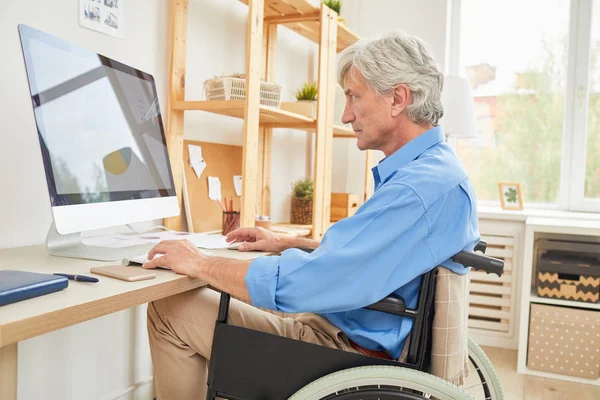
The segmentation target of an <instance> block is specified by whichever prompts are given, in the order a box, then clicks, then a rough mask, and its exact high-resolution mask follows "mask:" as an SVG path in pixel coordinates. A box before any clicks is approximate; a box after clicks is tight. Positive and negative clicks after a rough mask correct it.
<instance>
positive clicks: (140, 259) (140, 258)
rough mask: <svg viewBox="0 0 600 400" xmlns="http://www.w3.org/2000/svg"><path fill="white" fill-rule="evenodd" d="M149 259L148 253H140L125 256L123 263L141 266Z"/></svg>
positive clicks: (206, 252)
mask: <svg viewBox="0 0 600 400" xmlns="http://www.w3.org/2000/svg"><path fill="white" fill-rule="evenodd" d="M198 251H200V252H201V253H202V254H205V255H207V256H208V255H210V254H212V253H210V252H209V251H206V250H202V249H198ZM162 256H163V255H162V254H157V255H155V256H154V258H158V257H162ZM148 261H150V260H148V253H144V254H139V255H137V256H132V257H126V258H124V259H123V265H124V266H129V265H132V266H140V265H143V264H145V263H147V262H148ZM156 268H162V269H171V268H169V267H156Z"/></svg>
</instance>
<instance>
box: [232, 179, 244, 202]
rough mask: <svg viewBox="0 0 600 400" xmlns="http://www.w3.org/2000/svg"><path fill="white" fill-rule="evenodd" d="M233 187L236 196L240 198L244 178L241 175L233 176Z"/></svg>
mask: <svg viewBox="0 0 600 400" xmlns="http://www.w3.org/2000/svg"><path fill="white" fill-rule="evenodd" d="M233 187H234V189H235V195H236V196H238V197H240V196H241V195H242V176H241V175H234V176H233Z"/></svg>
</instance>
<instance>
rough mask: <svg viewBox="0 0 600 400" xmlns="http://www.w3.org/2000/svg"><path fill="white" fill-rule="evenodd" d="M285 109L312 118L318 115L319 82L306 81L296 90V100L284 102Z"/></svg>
mask: <svg viewBox="0 0 600 400" xmlns="http://www.w3.org/2000/svg"><path fill="white" fill-rule="evenodd" d="M281 108H283V109H284V110H287V111H290V112H293V113H296V114H300V115H304V116H307V117H310V118H316V117H317V83H316V82H305V83H304V85H303V86H302V88H301V89H298V90H297V91H296V101H295V102H283V103H281Z"/></svg>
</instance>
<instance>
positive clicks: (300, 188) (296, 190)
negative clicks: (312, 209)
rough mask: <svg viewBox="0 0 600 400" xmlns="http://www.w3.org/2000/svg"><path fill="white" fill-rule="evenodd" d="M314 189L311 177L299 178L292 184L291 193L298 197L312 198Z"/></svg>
mask: <svg viewBox="0 0 600 400" xmlns="http://www.w3.org/2000/svg"><path fill="white" fill-rule="evenodd" d="M314 190H315V187H314V185H313V181H312V179H299V180H297V181H296V182H294V183H293V185H292V195H293V196H294V197H297V198H300V199H312V197H313V192H314Z"/></svg>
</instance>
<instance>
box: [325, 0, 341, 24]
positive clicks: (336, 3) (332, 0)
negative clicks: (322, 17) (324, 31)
mask: <svg viewBox="0 0 600 400" xmlns="http://www.w3.org/2000/svg"><path fill="white" fill-rule="evenodd" d="M323 4H325V5H326V6H327V7H329V8H331V9H332V10H333V11H335V12H336V13H337V15H338V21H340V22H342V23H344V24H346V20H345V19H344V18H342V17H340V11H341V10H342V0H323Z"/></svg>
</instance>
